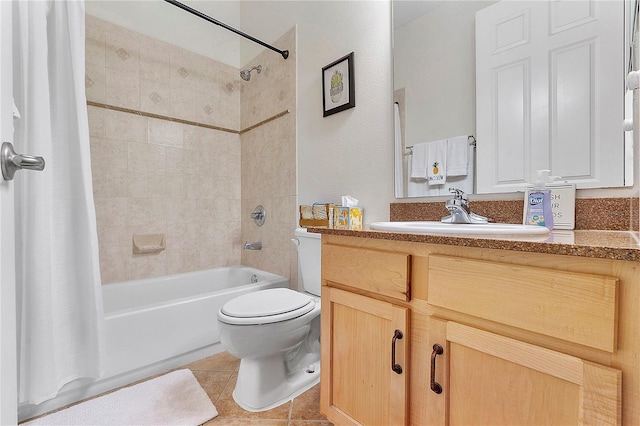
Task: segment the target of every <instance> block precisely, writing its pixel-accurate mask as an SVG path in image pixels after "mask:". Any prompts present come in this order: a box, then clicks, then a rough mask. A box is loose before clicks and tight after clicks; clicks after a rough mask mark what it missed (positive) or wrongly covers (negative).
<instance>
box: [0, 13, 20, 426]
mask: <svg viewBox="0 0 640 426" xmlns="http://www.w3.org/2000/svg"><path fill="white" fill-rule="evenodd" d="M11 8H12V2H9V1H0V28H2V38H1V39H0V137H1V142H13V123H12V120H13V96H12V95H13V90H12V86H13V82H12V78H13V77H12V60H11V58H12V57H11V55H12V53H11V28H12V25H11ZM16 362H17V361H16V282H15V239H14V215H13V183H12V182H9V181H5V180H3V179H2V177H1V176H0V424H2V425H12V424H17V413H18V409H17V406H18V393H17V364H16Z"/></svg>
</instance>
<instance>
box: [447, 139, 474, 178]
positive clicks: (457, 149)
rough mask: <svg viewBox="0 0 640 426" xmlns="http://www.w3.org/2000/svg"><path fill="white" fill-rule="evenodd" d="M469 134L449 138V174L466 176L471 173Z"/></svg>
mask: <svg viewBox="0 0 640 426" xmlns="http://www.w3.org/2000/svg"><path fill="white" fill-rule="evenodd" d="M468 153H469V136H467V135H462V136H456V137H453V138H449V139H447V176H465V175H466V174H467V173H469V155H468Z"/></svg>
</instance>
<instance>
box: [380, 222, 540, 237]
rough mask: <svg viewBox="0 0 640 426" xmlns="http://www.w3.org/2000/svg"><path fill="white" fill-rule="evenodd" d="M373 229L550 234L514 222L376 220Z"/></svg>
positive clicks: (443, 232) (437, 232)
mask: <svg viewBox="0 0 640 426" xmlns="http://www.w3.org/2000/svg"><path fill="white" fill-rule="evenodd" d="M371 229H373V230H377V231H392V232H408V233H412V234H439V235H441V234H458V235H488V236H490V235H511V236H512V235H521V236H542V235H548V234H549V230H548V229H547V228H545V227H544V226H535V225H518V224H514V223H442V222H428V221H421V222H374V223H372V224H371Z"/></svg>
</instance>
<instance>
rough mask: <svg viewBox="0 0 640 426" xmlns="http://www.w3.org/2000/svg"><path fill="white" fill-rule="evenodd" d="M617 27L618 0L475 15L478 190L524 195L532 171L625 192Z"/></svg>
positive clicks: (519, 5)
mask: <svg viewBox="0 0 640 426" xmlns="http://www.w3.org/2000/svg"><path fill="white" fill-rule="evenodd" d="M612 29H619V31H612ZM623 30H624V3H623V2H622V1H618V0H614V1H593V0H592V1H568V0H560V1H550V2H544V1H532V2H520V1H517V2H510V1H502V2H499V3H496V4H494V5H492V6H489V7H487V8H485V9H483V10H480V11H479V12H478V13H477V14H476V103H477V139H478V147H477V158H478V165H479V167H478V192H479V193H486V192H509V191H517V190H522V189H523V186H524V185H525V184H527V183H530V182H532V181H533V179H534V177H535V171H536V170H539V169H550V170H551V175H553V176H562V177H563V178H564V179H566V180H569V181H570V182H574V183H576V184H577V185H578V187H579V188H593V187H607V186H622V185H624V134H623V132H622V127H621V122H622V118H623V116H624V111H623V102H622V95H623V87H622V81H623V75H624V49H623V43H622V41H623Z"/></svg>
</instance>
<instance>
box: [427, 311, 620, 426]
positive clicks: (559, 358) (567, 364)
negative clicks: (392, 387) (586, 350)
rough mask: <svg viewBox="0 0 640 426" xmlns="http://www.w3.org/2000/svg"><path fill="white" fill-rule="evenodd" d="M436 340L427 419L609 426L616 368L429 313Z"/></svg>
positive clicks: (615, 408) (615, 416)
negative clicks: (436, 388) (433, 384)
mask: <svg viewBox="0 0 640 426" xmlns="http://www.w3.org/2000/svg"><path fill="white" fill-rule="evenodd" d="M429 332H430V345H435V344H439V345H441V346H442V348H443V350H444V351H443V353H442V355H436V356H435V362H436V368H435V376H434V377H433V380H434V381H435V382H436V383H438V384H440V385H441V386H442V393H441V394H436V393H435V392H434V391H433V390H430V391H429V397H428V404H427V405H428V408H427V409H428V410H430V412H429V414H428V415H429V416H430V419H429V420H430V424H443V425H444V424H448V425H470V424H473V425H616V424H620V422H621V395H622V372H621V371H619V370H615V369H613V368H609V367H605V366H602V365H598V364H594V363H591V362H587V361H585V360H582V359H580V358H576V357H574V356H570V355H566V354H563V353H560V352H555V351H552V350H549V349H545V348H542V347H539V346H535V345H531V344H528V343H524V342H521V341H517V340H513V339H509V338H506V337H503V336H500V335H497V334H493V333H489V332H486V331H482V330H479V329H474V328H472V327H468V326H465V325H461V324H457V323H454V322H451V321H444V320H439V319H435V318H431V319H430V321H429Z"/></svg>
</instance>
